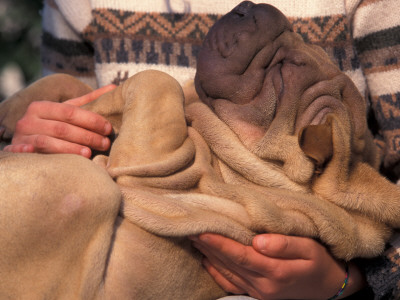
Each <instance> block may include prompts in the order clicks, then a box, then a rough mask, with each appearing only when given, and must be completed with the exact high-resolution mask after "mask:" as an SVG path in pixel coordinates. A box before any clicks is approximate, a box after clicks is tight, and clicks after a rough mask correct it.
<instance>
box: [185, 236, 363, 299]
mask: <svg viewBox="0 0 400 300" xmlns="http://www.w3.org/2000/svg"><path fill="white" fill-rule="evenodd" d="M191 239H192V241H193V246H194V247H196V248H197V249H199V250H200V251H201V252H202V253H203V254H204V255H205V257H206V258H204V260H203V265H204V267H205V268H206V269H207V271H208V272H209V273H210V275H211V276H212V277H213V278H214V280H215V281H216V282H217V283H218V284H219V285H220V286H221V287H222V288H223V289H224V290H225V291H227V292H230V293H233V294H248V295H250V296H252V297H254V298H257V299H328V298H330V297H332V296H333V295H335V294H336V293H337V292H338V290H339V289H340V287H341V286H342V284H343V281H344V279H345V270H344V266H343V263H342V262H340V261H337V260H335V259H334V258H333V257H332V256H331V255H330V253H329V252H328V251H327V250H326V248H325V247H323V246H322V245H321V244H319V243H317V242H316V241H314V240H313V239H309V238H304V237H293V236H284V235H278V234H263V235H258V236H256V237H255V238H254V239H253V243H252V246H244V245H242V244H240V243H238V242H236V241H233V240H231V239H228V238H225V237H223V236H220V235H216V234H210V233H206V234H202V235H200V236H196V237H191ZM349 267H350V271H349V274H350V277H349V281H348V285H347V287H346V288H345V290H344V293H343V295H342V296H341V297H345V296H348V295H351V294H353V293H354V292H356V291H358V290H360V289H361V288H362V287H363V286H364V284H365V282H364V278H363V276H362V274H361V273H360V271H359V269H358V268H357V266H356V265H355V264H353V263H350V264H349Z"/></svg>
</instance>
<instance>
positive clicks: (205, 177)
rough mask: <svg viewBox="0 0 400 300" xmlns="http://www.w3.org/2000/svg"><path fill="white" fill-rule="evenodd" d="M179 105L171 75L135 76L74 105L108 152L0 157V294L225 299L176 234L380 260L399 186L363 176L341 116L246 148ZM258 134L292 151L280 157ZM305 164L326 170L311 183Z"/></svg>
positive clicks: (393, 222) (370, 172) (370, 171)
mask: <svg viewBox="0 0 400 300" xmlns="http://www.w3.org/2000/svg"><path fill="white" fill-rule="evenodd" d="M43 80H44V81H45V82H47V83H48V84H49V85H50V86H53V85H57V83H58V82H59V80H60V77H56V78H55V77H47V78H45V79H43ZM338 80H339V81H335V84H340V82H342V81H344V82H346V84H347V81H346V79H345V78H339V79H338ZM347 80H348V79H347ZM346 86H347V85H346ZM35 88H36V86H35V85H33V86H31V87H29V88H28V89H27V90H26V91H25V92H26V93H27V94H30V90H32V89H33V90H35ZM345 93H350V94H351V95H350V97H361V96H360V95H359V94H358V93H357V91H356V89H355V87H354V86H353V85H350V86H348V87H346V89H345ZM185 94H186V95H188V94H190V95H192V96H191V97H193V91H192V90H190V86H188V87H186V91H185ZM30 99H31V100H35V99H32V98H30ZM354 99H357V98H354ZM36 100H40V99H36ZM357 101H358V100H357ZM360 101H361V100H360ZM13 103H14V104H15V105H16V106H17V105H19V104H18V103H17V102H13ZM184 103H185V101H184V92H183V91H182V88H181V87H180V86H179V84H178V83H177V82H176V81H175V80H174V79H173V78H171V77H170V76H168V75H166V74H164V73H161V72H158V71H145V72H142V73H139V74H136V75H135V76H133V77H132V78H130V79H128V80H127V81H126V82H125V83H124V84H122V85H121V86H119V87H118V88H116V89H115V90H113V91H111V92H109V93H107V94H105V95H103V96H102V97H100V98H99V99H98V100H96V101H94V102H92V103H91V104H89V105H87V106H86V108H87V109H90V110H92V111H95V112H98V113H101V114H102V115H104V116H105V117H107V118H109V119H110V120H111V119H112V122H113V125H114V130H115V131H116V132H117V133H119V135H118V137H117V139H116V141H115V142H114V144H113V146H112V149H111V152H110V155H109V156H104V155H99V156H97V157H95V158H94V160H93V161H94V162H95V163H93V162H91V161H89V160H85V159H83V158H80V157H77V156H73V155H38V154H7V153H2V154H1V155H2V156H1V157H0V169H1V176H2V178H1V181H0V189H1V195H2V197H3V198H2V200H1V202H0V205H1V207H0V211H1V214H2V215H1V218H0V220H1V221H0V222H1V223H0V225H1V232H2V235H1V236H0V245H1V249H2V253H6V255H5V256H2V259H1V260H0V270H1V272H3V274H0V276H1V278H4V280H2V283H1V284H2V286H0V291H1V292H0V296H4V297H5V298H7V297H10V298H19V297H23V296H26V295H29V296H30V298H32V299H34V298H44V297H46V296H48V295H51V296H54V295H56V296H57V298H60V299H64V298H65V299H70V298H71V297H72V298H82V299H90V298H99V299H103V298H104V299H113V298H115V299H127V298H132V299H138V298H140V299H161V298H164V299H166V298H168V299H172V298H176V299H215V298H217V297H220V296H223V295H224V294H225V293H224V292H223V291H222V290H221V289H220V288H218V287H217V286H216V284H215V283H214V282H213V281H212V279H211V278H210V277H209V275H208V274H207V273H206V272H205V271H204V269H203V268H202V267H201V264H200V258H199V254H198V253H197V252H196V251H194V250H193V248H191V247H190V243H189V241H188V240H187V239H186V238H185V237H187V236H188V235H192V234H198V233H201V232H216V233H221V234H224V235H226V236H228V237H231V238H234V239H236V240H238V241H240V242H243V243H247V244H248V243H250V241H251V239H252V237H253V236H254V234H257V233H261V232H276V233H283V234H291V235H301V236H309V237H314V238H318V239H320V240H321V241H322V242H323V243H325V244H326V245H327V246H328V247H329V249H330V250H331V251H332V253H333V254H334V255H335V256H337V257H339V258H343V259H346V260H348V259H351V258H353V257H371V256H375V255H378V254H379V253H381V251H382V250H383V247H384V243H385V241H386V240H387V239H388V238H389V236H390V230H391V228H392V227H395V228H399V227H400V222H399V218H398V216H399V213H400V189H399V187H397V186H395V185H393V184H391V183H390V182H388V181H387V180H386V179H384V178H383V177H382V176H381V175H380V174H379V173H378V172H377V171H376V170H375V169H374V167H375V166H371V164H374V159H375V158H374V155H373V154H370V153H373V144H372V140H371V139H370V135H369V132H368V131H367V128H366V126H364V123H362V122H361V123H360V124H361V125H358V127H357V128H358V131H357V134H358V136H354V131H353V130H354V129H353V120H352V119H351V115H348V114H346V116H345V117H343V116H336V115H334V114H331V115H329V116H328V117H327V119H326V121H325V123H324V125H320V126H323V132H326V133H327V135H326V137H329V136H330V137H331V138H322V139H317V141H311V142H310V139H309V138H308V137H307V138H304V139H301V137H302V136H303V135H304V134H305V133H308V134H309V133H310V132H311V133H312V132H313V128H312V127H310V128H305V129H303V130H301V131H299V132H297V133H296V134H294V135H293V134H291V135H289V134H288V133H289V131H290V130H289V128H288V127H289V126H291V125H290V124H288V125H285V123H283V120H285V119H286V120H288V118H287V115H286V114H288V115H291V114H293V111H288V110H285V109H283V110H281V111H280V112H279V114H280V115H277V116H276V117H275V119H274V122H275V123H273V124H272V126H271V127H270V128H271V131H268V132H267V134H266V136H265V137H263V138H262V140H261V141H260V142H259V143H258V144H257V147H255V148H253V149H249V148H248V147H246V146H245V145H244V144H243V142H242V140H241V139H240V135H239V136H238V135H237V134H236V133H235V132H234V131H233V130H232V129H231V127H230V126H228V125H227V124H226V123H225V122H223V121H222V119H221V118H220V117H219V116H217V114H216V113H215V112H214V111H213V110H211V108H210V107H208V106H207V105H205V104H204V103H202V102H200V101H199V100H198V99H197V101H196V99H193V98H191V101H188V104H187V105H186V106H185V105H184ZM7 109H10V108H9V106H8V105H7V106H0V111H2V112H4V111H5V112H7ZM121 118H122V119H121ZM357 122H358V121H357ZM363 122H365V119H364V120H363ZM3 124H4V123H3ZM363 126H364V127H363ZM280 128H281V129H282V130H281V129H280ZM360 128H361V129H360ZM280 130H281V131H280ZM282 131H283V132H284V133H285V134H284V135H282ZM299 135H300V140H301V141H302V143H300V144H299V142H298V140H299ZM266 137H269V138H271V137H275V138H279V137H282V139H281V141H283V142H284V143H286V144H287V146H291V145H295V147H294V148H290V149H288V150H289V152H285V153H280V152H279V151H278V150H279V148H278V147H279V141H280V140H277V139H274V140H273V141H269V140H267V139H266ZM303 137H306V136H303ZM320 146H321V147H320ZM324 147H325V149H328V150H327V151H325V150H324V151H320V149H323V148H324ZM293 149H294V150H293ZM302 149H303V150H304V149H306V150H305V151H304V152H303V150H302ZM329 149H330V151H331V152H330V151H329ZM365 149H370V150H365ZM269 151H270V152H269ZM281 152H282V151H281ZM365 152H367V153H368V154H367V155H364V154H363V153H365ZM296 153H299V154H301V158H300V159H298V158H297V157H296V156H295V155H296ZM327 153H328V154H327ZM308 157H312V158H314V159H315V158H316V160H317V161H320V160H321V161H323V162H324V163H325V164H326V167H325V168H324V169H322V170H321V174H315V172H314V171H315V165H314V163H313V162H312V161H311V160H309V158H308ZM320 157H321V158H320ZM278 158H279V159H280V160H281V161H282V163H277V159H278ZM375 160H376V159H375ZM96 164H97V166H96ZM26 166H30V167H29V169H25V168H26ZM99 166H101V168H99ZM285 166H286V167H285ZM296 166H297V167H299V168H303V170H305V173H301V172H299V171H296V170H295V167H296ZM102 168H103V169H105V170H107V173H108V174H109V175H107V173H106V172H104V170H102ZM304 174H305V175H304ZM296 176H297V177H296ZM111 177H112V178H113V179H114V181H113V180H111ZM295 178H298V180H294V179H295ZM307 178H308V179H307ZM305 179H307V180H305ZM115 182H116V183H117V184H115ZM117 186H118V188H117ZM120 193H121V194H122V197H121V194H120ZM118 207H119V214H120V216H119V217H117V212H118ZM21 257H23V258H24V259H21ZM16 264H17V266H16V267H13V266H15V265H16ZM1 293H2V294H1Z"/></svg>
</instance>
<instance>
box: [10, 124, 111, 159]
mask: <svg viewBox="0 0 400 300" xmlns="http://www.w3.org/2000/svg"><path fill="white" fill-rule="evenodd" d="M31 125H32V126H31V128H29V127H28V126H25V127H26V129H25V130H19V131H18V132H19V134H16V135H15V136H14V138H13V141H12V143H13V144H31V143H34V144H33V145H34V147H35V150H37V151H39V152H43V153H49V152H52V151H50V149H49V150H47V151H46V150H45V147H47V146H49V145H53V146H54V145H55V144H54V143H50V144H49V141H50V140H49V139H46V138H45V136H48V137H51V138H55V139H58V140H62V141H65V142H69V143H72V144H77V145H81V146H86V147H89V148H91V149H96V150H99V151H105V150H107V149H108V148H109V146H110V140H109V139H108V138H107V137H104V136H103V135H101V134H98V133H95V132H92V131H90V130H86V129H84V128H81V127H78V126H74V125H71V124H68V123H65V122H60V121H53V120H44V119H34V120H32V121H31ZM18 126H21V125H18ZM21 133H23V134H21ZM63 144H64V146H65V145H66V143H63ZM74 148H75V149H76V150H75V151H78V149H77V148H76V146H74ZM74 153H75V152H74Z"/></svg>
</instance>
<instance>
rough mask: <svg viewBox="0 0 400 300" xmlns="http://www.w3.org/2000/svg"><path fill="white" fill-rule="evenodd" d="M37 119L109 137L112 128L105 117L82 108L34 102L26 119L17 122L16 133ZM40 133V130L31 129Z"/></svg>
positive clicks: (63, 104)
mask: <svg viewBox="0 0 400 300" xmlns="http://www.w3.org/2000/svg"><path fill="white" fill-rule="evenodd" d="M35 119H43V120H53V121H59V122H63V123H67V124H71V125H74V126H77V127H81V128H84V129H87V130H89V131H92V132H95V133H97V134H100V135H104V136H106V135H109V134H110V133H111V131H112V126H111V124H110V122H108V121H107V120H106V119H105V118H104V117H102V116H100V115H98V114H96V113H93V112H91V111H88V110H85V109H82V108H80V107H77V106H74V105H69V104H65V103H55V102H49V101H38V102H33V103H32V104H30V105H29V107H28V110H27V112H26V113H25V115H24V117H22V119H21V120H19V121H18V122H17V127H16V132H17V133H18V130H20V129H21V128H24V127H25V126H30V125H31V124H30V123H32V121H34V120H35ZM32 130H37V132H36V133H40V129H39V128H31V131H32Z"/></svg>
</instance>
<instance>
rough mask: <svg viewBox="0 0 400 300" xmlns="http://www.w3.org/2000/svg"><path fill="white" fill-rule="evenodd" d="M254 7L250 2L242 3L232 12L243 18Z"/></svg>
mask: <svg viewBox="0 0 400 300" xmlns="http://www.w3.org/2000/svg"><path fill="white" fill-rule="evenodd" d="M253 6H254V3H253V2H251V1H243V2H242V3H240V4H239V5H238V6H236V7H235V8H234V9H233V10H232V12H233V13H235V14H237V15H239V16H241V17H244V16H246V15H247V14H248V12H249V11H250V10H251V8H252V7H253Z"/></svg>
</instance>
